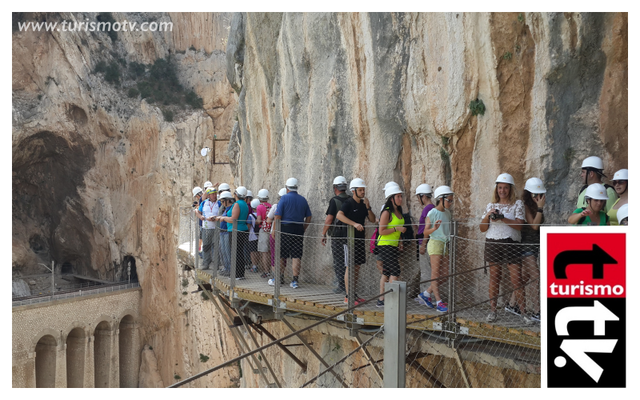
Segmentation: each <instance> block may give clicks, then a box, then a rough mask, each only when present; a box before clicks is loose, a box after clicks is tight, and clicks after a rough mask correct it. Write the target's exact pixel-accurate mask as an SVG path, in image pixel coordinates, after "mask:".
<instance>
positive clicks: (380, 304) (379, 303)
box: [376, 300, 384, 308]
mask: <svg viewBox="0 0 640 400" xmlns="http://www.w3.org/2000/svg"><path fill="white" fill-rule="evenodd" d="M376 307H378V308H383V307H384V300H378V302H377V303H376Z"/></svg>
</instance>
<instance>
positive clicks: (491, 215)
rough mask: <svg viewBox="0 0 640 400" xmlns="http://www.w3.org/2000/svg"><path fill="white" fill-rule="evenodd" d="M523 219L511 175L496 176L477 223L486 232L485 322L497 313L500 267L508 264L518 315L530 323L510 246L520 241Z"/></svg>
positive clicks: (518, 265) (517, 250)
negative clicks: (488, 301)
mask: <svg viewBox="0 0 640 400" xmlns="http://www.w3.org/2000/svg"><path fill="white" fill-rule="evenodd" d="M523 222H524V204H523V203H522V200H516V188H515V182H514V180H513V177H512V176H511V175H509V174H507V173H503V174H500V175H498V177H497V178H496V184H495V187H494V189H493V194H492V197H491V202H490V203H489V204H487V208H486V210H485V213H484V214H483V215H482V221H481V222H480V232H486V242H485V247H484V262H485V264H488V265H489V298H490V299H491V312H490V313H489V315H488V316H487V322H493V321H495V320H496V319H497V317H498V314H497V312H496V307H497V305H498V295H499V294H500V282H501V281H502V266H503V265H504V264H508V266H509V276H510V277H511V285H512V286H513V288H514V291H515V292H516V302H517V303H518V307H519V309H520V310H521V311H522V313H521V317H522V318H523V319H524V321H525V323H531V322H532V321H531V318H530V317H529V316H528V315H527V314H526V313H525V310H526V307H525V303H524V294H523V284H522V275H521V274H520V269H521V263H522V261H521V253H520V248H519V247H517V246H516V248H514V246H512V244H513V243H518V242H520V240H521V236H520V230H522V223H523Z"/></svg>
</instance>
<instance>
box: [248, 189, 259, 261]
mask: <svg viewBox="0 0 640 400" xmlns="http://www.w3.org/2000/svg"><path fill="white" fill-rule="evenodd" d="M259 205H260V200H258V199H253V200H252V201H251V204H250V206H251V208H250V209H249V210H250V211H249V217H248V218H247V226H248V227H249V242H248V243H247V247H246V249H247V252H248V253H249V258H250V260H251V263H252V264H251V272H258V264H260V258H259V254H258V233H259V231H260V225H259V224H258V223H257V219H258V216H257V215H256V211H255V210H256V207H258V206H259ZM251 210H253V211H251Z"/></svg>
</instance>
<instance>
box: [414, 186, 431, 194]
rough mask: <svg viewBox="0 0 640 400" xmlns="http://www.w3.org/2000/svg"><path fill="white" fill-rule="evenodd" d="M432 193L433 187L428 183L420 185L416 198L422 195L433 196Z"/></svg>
mask: <svg viewBox="0 0 640 400" xmlns="http://www.w3.org/2000/svg"><path fill="white" fill-rule="evenodd" d="M432 193H433V191H432V190H431V186H429V185H428V184H426V183H423V184H421V185H418V187H417V188H416V196H417V195H421V194H426V195H428V196H431V194H432Z"/></svg>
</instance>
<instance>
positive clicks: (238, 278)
mask: <svg viewBox="0 0 640 400" xmlns="http://www.w3.org/2000/svg"><path fill="white" fill-rule="evenodd" d="M245 279H247V278H245V277H244V276H239V277H237V278H236V280H237V281H243V280H245Z"/></svg>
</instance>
